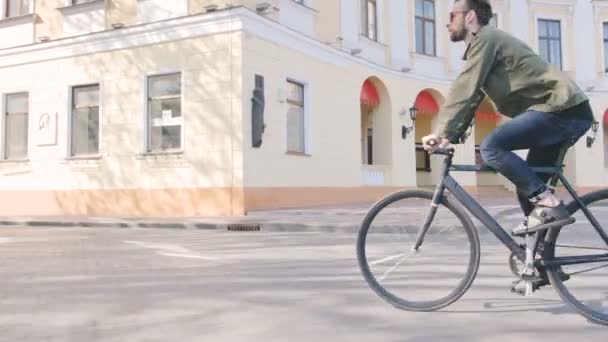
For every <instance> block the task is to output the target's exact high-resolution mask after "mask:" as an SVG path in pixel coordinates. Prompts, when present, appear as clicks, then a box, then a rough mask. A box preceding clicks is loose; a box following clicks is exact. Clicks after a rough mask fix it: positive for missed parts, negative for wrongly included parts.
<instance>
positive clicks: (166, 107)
mask: <svg viewBox="0 0 608 342" xmlns="http://www.w3.org/2000/svg"><path fill="white" fill-rule="evenodd" d="M163 113H164V114H165V115H166V117H171V118H177V117H180V116H181V115H182V103H181V100H180V99H166V100H151V101H150V118H151V119H161V118H162V117H163Z"/></svg>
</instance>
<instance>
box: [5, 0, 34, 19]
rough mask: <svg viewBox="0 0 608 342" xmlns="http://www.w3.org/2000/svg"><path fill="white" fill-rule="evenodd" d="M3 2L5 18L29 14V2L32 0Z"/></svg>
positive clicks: (6, 0) (8, 0)
mask: <svg viewBox="0 0 608 342" xmlns="http://www.w3.org/2000/svg"><path fill="white" fill-rule="evenodd" d="M3 1H4V2H5V4H4V5H5V6H6V10H5V12H4V13H5V15H4V17H5V18H13V17H19V16H22V15H26V14H29V13H30V1H32V0H3Z"/></svg>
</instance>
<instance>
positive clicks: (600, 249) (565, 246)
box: [555, 245, 608, 251]
mask: <svg viewBox="0 0 608 342" xmlns="http://www.w3.org/2000/svg"><path fill="white" fill-rule="evenodd" d="M555 247H564V248H576V249H590V250H595V251H608V248H598V247H581V246H572V245H555Z"/></svg>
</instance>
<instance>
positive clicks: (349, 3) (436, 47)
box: [0, 0, 608, 216]
mask: <svg viewBox="0 0 608 342" xmlns="http://www.w3.org/2000/svg"><path fill="white" fill-rule="evenodd" d="M1 1H2V7H1V8H0V10H1V12H0V14H1V18H2V19H1V20H0V94H1V97H0V102H1V105H2V110H3V115H2V119H1V129H2V130H1V132H0V133H1V135H2V139H0V157H1V159H2V161H0V174H1V175H2V177H1V178H0V186H1V189H2V190H1V191H0V214H2V215H58V214H64V215H101V216H104V215H121V216H132V215H151V216H163V215H164V216H198V215H227V214H231V215H235V214H237V215H238V214H243V213H246V212H247V211H249V210H254V209H262V208H279V207H289V206H300V205H319V204H327V203H347V202H353V201H360V200H371V199H375V198H377V197H378V196H380V195H382V194H386V193H387V192H391V191H394V190H396V189H401V188H405V187H415V186H428V185H431V184H433V183H434V182H436V180H437V177H438V175H437V170H438V167H437V166H438V165H437V164H436V163H437V162H439V161H438V160H435V158H428V156H427V155H425V153H424V152H422V151H420V149H419V148H417V146H416V143H417V142H420V137H421V136H423V135H425V134H427V133H429V132H430V131H431V130H432V129H433V128H434V125H436V124H437V109H438V108H439V106H441V103H442V101H443V98H444V96H446V95H447V92H448V89H449V85H450V82H451V80H453V79H454V77H455V76H456V75H457V74H458V71H459V69H460V68H461V67H462V60H461V57H462V54H463V52H464V51H463V49H464V45H463V44H462V43H460V44H453V43H451V42H449V40H448V38H447V34H446V31H445V26H446V24H447V23H448V20H449V19H448V18H449V15H448V13H449V11H450V8H451V3H452V1H447V0H441V1H439V0H435V1H433V0H403V1H396V0H362V1H360V0H314V1H313V0H272V1H265V2H264V1H251V0H247V1H245V0H243V1H220V0H216V1H207V0H189V1H188V0H173V1H166V0H105V1H104V0H92V1H91V0H89V1H84V0H80V1H76V0H1ZM492 3H493V5H494V9H495V12H496V15H495V18H494V20H493V22H492V24H493V25H496V26H497V27H498V28H500V29H503V30H505V31H508V32H511V33H513V34H514V35H516V36H518V37H519V38H520V39H522V40H524V41H526V42H528V43H529V44H530V45H531V46H532V47H533V48H534V49H535V50H536V51H538V52H539V53H540V54H541V55H542V56H543V57H545V58H546V59H547V60H548V61H550V62H551V63H553V64H555V65H556V66H558V67H560V68H561V69H562V70H563V71H564V72H567V73H569V74H571V75H572V76H573V77H575V78H576V80H577V81H578V83H579V84H580V85H581V87H582V88H583V89H585V90H586V91H587V94H588V96H589V97H590V98H591V100H592V105H593V108H594V111H595V115H596V118H597V120H598V121H599V122H600V123H602V124H600V125H599V130H598V132H597V141H596V142H595V143H594V144H593V145H592V146H591V147H590V148H588V147H587V146H586V139H585V138H583V139H581V142H580V143H579V144H578V145H577V146H575V148H573V149H572V151H571V152H570V153H569V156H568V165H567V168H566V170H567V172H566V173H567V176H568V178H569V179H570V180H571V181H572V182H573V183H574V184H576V186H577V187H579V188H592V187H601V186H606V185H607V184H608V177H607V175H608V173H607V172H606V166H605V165H607V163H608V162H607V161H606V160H607V158H605V155H606V152H605V150H606V149H605V147H604V146H605V143H604V139H605V137H604V132H605V131H608V130H604V125H603V123H604V122H606V121H605V120H604V112H605V111H606V108H608V96H607V95H606V92H607V91H608V82H607V80H606V70H607V67H608V57H607V56H606V55H605V51H606V50H605V48H608V43H607V42H608V3H607V2H603V1H592V2H590V1H584V0H578V1H577V0H559V1H557V0H553V1H546V0H528V1H523V0H495V1H492ZM414 106H415V108H417V112H418V114H417V116H416V117H415V121H413V120H412V118H411V117H410V111H411V108H412V107H414ZM503 120H505V119H504V118H503V117H502V116H500V115H499V114H497V113H496V112H495V110H494V107H493V105H492V104H491V103H490V102H487V103H484V104H483V105H482V106H481V107H480V108H479V110H478V113H477V116H476V120H475V125H474V126H473V127H472V129H471V131H470V136H469V138H468V139H467V140H466V142H465V143H464V144H461V145H458V146H457V157H456V160H457V162H458V163H464V164H472V163H475V162H476V161H478V157H477V154H476V146H477V145H479V143H480V141H481V140H482V139H483V137H484V136H485V135H486V134H488V133H489V132H490V131H491V130H492V129H493V128H494V127H496V125H500V124H501V122H503ZM410 128H411V129H410ZM590 134H591V135H593V133H590ZM524 152H525V151H524ZM457 177H458V179H459V181H460V182H461V183H462V184H463V185H465V186H468V187H469V188H471V189H473V190H474V189H475V187H478V186H506V187H509V182H508V181H506V180H505V179H504V178H502V177H501V176H499V175H496V174H494V173H479V174H474V173H467V174H465V173H463V174H458V175H457Z"/></svg>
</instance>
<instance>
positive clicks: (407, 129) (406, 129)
mask: <svg viewBox="0 0 608 342" xmlns="http://www.w3.org/2000/svg"><path fill="white" fill-rule="evenodd" d="M405 113H406V111H405V109H404V110H403V111H401V113H400V114H401V115H402V116H405ZM409 113H410V119H412V125H411V126H410V127H406V126H405V125H402V126H401V139H404V140H405V138H407V135H408V134H410V132H412V130H413V129H414V123H415V122H416V116H417V115H418V108H416V105H413V106H412V107H410V109H409Z"/></svg>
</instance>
